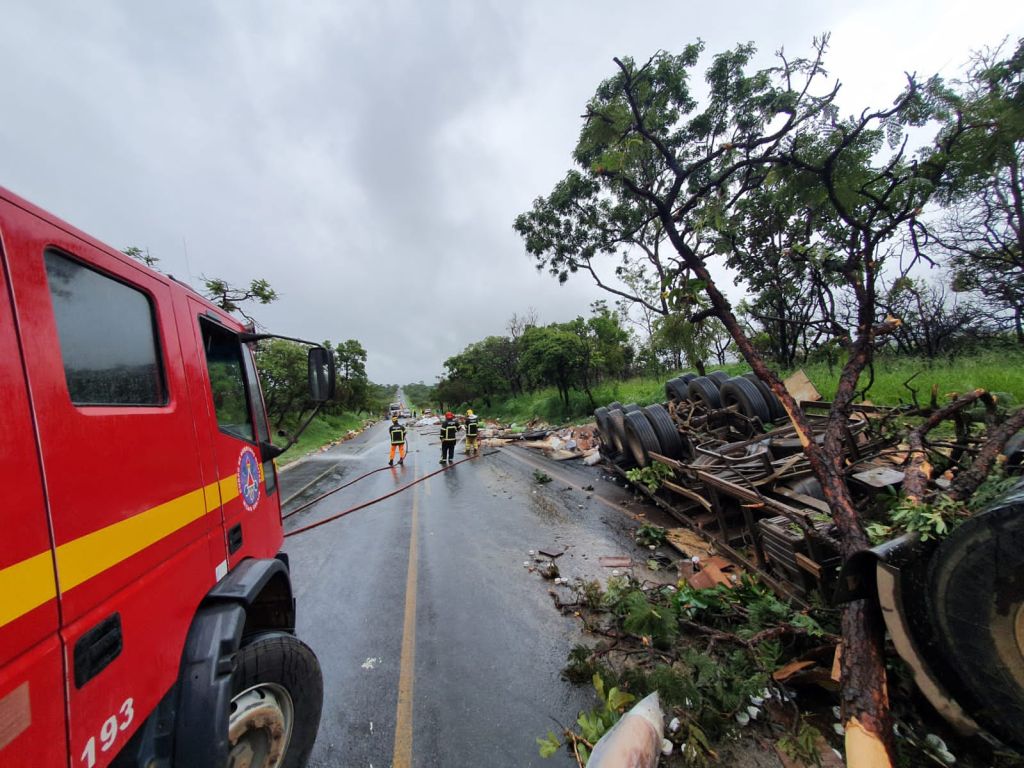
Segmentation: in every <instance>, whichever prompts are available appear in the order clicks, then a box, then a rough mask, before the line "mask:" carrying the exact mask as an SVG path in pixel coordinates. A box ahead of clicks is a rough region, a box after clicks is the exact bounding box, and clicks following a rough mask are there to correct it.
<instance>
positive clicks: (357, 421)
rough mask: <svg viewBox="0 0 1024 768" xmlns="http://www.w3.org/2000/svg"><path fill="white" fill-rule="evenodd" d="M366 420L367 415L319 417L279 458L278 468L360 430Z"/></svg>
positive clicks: (348, 414) (344, 414)
mask: <svg viewBox="0 0 1024 768" xmlns="http://www.w3.org/2000/svg"><path fill="white" fill-rule="evenodd" d="M365 418H366V416H365V414H363V415H360V414H356V413H339V414H327V415H323V414H321V415H320V416H317V417H316V418H315V419H313V421H312V423H310V425H309V426H308V427H307V428H306V431H305V432H303V433H302V435H301V436H300V437H299V440H298V442H297V443H295V445H293V446H292V447H291V448H289V449H288V450H287V451H285V452H284V453H282V454H281V455H280V456H279V457H278V459H277V466H278V467H284V466H287V465H288V464H291V463H292V462H293V461H296V460H298V459H301V458H302V457H303V456H305V455H306V454H307V453H308V452H309V451H312V450H316V449H317V448H319V447H320V446H322V445H326V444H327V443H329V442H331V441H332V440H337V439H338V438H339V437H342V436H344V435H345V433H346V432H348V431H349V430H350V429H359V428H360V427H361V426H363V421H364V420H365ZM275 440H276V441H277V442H280V441H283V440H284V438H275Z"/></svg>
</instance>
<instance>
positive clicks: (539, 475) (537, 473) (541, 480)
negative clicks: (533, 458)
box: [533, 469, 551, 485]
mask: <svg viewBox="0 0 1024 768" xmlns="http://www.w3.org/2000/svg"><path fill="white" fill-rule="evenodd" d="M533 482H535V483H537V484H539V485H546V484H547V483H550V482H551V475H549V474H547V473H546V472H542V471H541V470H539V469H535V470H533Z"/></svg>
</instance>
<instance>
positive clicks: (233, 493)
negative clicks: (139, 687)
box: [0, 476, 239, 627]
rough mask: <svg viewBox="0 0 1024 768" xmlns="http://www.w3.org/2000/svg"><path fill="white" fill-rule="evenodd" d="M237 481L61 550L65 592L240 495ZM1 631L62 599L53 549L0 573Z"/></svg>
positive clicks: (224, 482) (59, 558)
mask: <svg viewBox="0 0 1024 768" xmlns="http://www.w3.org/2000/svg"><path fill="white" fill-rule="evenodd" d="M238 495H239V494H238V481H237V479H236V478H235V477H234V476H232V477H226V478H224V479H223V480H221V481H219V482H216V483H210V484H209V485H207V486H206V487H204V488H199V489H197V490H195V491H190V492H189V493H186V494H185V495H183V496H179V497H178V498H176V499H171V500H170V501H168V502H165V503H163V504H160V505H158V506H156V507H153V508H151V509H147V510H146V511H145V512H140V513H139V514H137V515H135V516H134V517H129V518H128V519H127V520H122V521H121V522H119V523H114V524H113V525H108V526H107V527H106V528H101V529H100V530H98V531H93V532H92V533H88V534H86V535H85V536H80V537H79V538H77V539H75V540H74V541H69V542H68V543H67V544H61V545H60V546H59V547H57V572H58V573H59V574H60V586H61V589H62V590H63V591H64V592H67V591H68V590H69V589H73V588H74V587H77V586H78V585H79V584H82V583H84V582H86V581H88V580H89V579H91V578H92V577H94V576H98V575H99V574H101V573H103V571H105V570H107V569H108V568H112V567H113V566H115V565H117V564H118V563H120V562H121V561H122V560H127V559H128V558H129V557H131V556H132V555H135V554H138V553H139V552H141V551H142V550H144V549H145V548H146V547H148V546H150V545H151V544H155V543H156V542H158V541H160V540H161V539H164V538H166V537H168V536H170V535H171V534H172V533H175V532H176V531H179V530H181V529H182V528H184V527H185V526H186V525H188V524H189V523H192V522H194V521H196V520H198V519H199V518H200V517H202V516H203V515H205V514H206V513H207V512H212V511H214V510H216V509H219V508H220V505H221V504H227V503H228V502H229V501H232V500H233V499H235V498H237V497H238ZM0 595H3V600H0V627H2V626H4V625H5V624H9V623H10V622H12V621H14V620H15V619H17V618H18V617H20V616H24V615H25V614H26V613H28V612H29V611H31V610H32V609H34V608H38V607H39V606H40V605H43V604H44V603H47V602H49V601H50V600H53V599H54V598H55V597H57V585H56V582H55V581H54V577H53V562H52V559H51V557H50V551H49V550H47V551H45V552H40V553H39V554H38V555H34V556H32V557H30V558H28V559H26V560H22V561H21V562H20V563H15V564H14V565H12V566H9V567H7V568H3V569H0Z"/></svg>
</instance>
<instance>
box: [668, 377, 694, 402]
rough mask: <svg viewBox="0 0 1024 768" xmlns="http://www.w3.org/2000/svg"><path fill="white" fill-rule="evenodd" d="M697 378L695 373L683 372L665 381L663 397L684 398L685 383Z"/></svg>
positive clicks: (670, 398) (685, 395)
mask: <svg viewBox="0 0 1024 768" xmlns="http://www.w3.org/2000/svg"><path fill="white" fill-rule="evenodd" d="M696 378H697V374H695V373H684V374H683V375H682V376H677V377H676V378H674V379H669V380H668V381H666V382H665V398H666V399H667V400H685V399H686V397H687V394H686V385H687V384H689V383H690V382H691V381H693V380H694V379H696Z"/></svg>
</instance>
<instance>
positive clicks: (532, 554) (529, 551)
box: [526, 549, 537, 557]
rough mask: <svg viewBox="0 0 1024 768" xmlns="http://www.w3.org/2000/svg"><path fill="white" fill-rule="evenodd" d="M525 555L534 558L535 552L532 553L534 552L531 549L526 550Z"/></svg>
mask: <svg viewBox="0 0 1024 768" xmlns="http://www.w3.org/2000/svg"><path fill="white" fill-rule="evenodd" d="M526 554H528V555H529V556H530V557H533V556H534V555H536V554H537V553H536V552H534V551H533V550H532V549H531V550H528V551H527V553H526Z"/></svg>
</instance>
